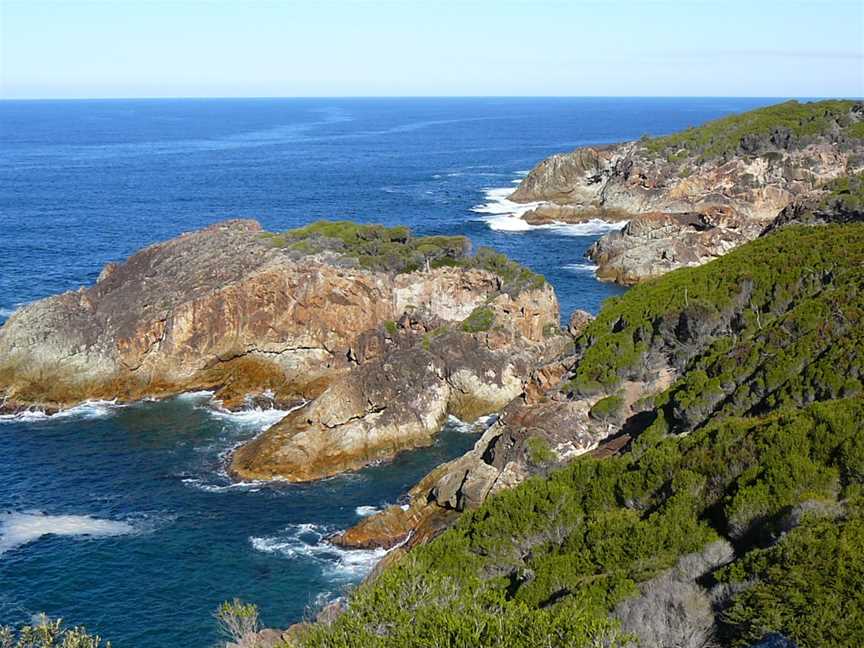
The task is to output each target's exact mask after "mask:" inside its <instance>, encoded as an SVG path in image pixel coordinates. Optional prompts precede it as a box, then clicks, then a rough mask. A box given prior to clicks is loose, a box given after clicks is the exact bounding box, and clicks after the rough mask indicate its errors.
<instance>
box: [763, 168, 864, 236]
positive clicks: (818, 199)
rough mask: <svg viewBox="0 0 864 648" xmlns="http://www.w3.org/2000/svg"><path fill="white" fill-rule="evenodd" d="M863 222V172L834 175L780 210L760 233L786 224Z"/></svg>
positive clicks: (764, 233) (774, 229) (768, 232)
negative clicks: (821, 186) (832, 178)
mask: <svg viewBox="0 0 864 648" xmlns="http://www.w3.org/2000/svg"><path fill="white" fill-rule="evenodd" d="M861 222H864V174H858V175H853V176H848V177H841V178H837V179H836V180H834V181H833V182H830V183H828V185H826V186H825V187H823V188H821V189H817V190H816V191H813V192H811V193H809V194H806V195H804V196H802V197H800V198H798V199H796V200H795V201H794V202H792V203H791V204H790V205H788V206H787V207H785V208H784V209H783V211H781V212H780V213H779V214H778V215H777V218H775V219H774V220H773V221H772V222H771V224H770V225H769V226H768V227H766V228H765V230H764V231H763V232H762V234H763V235H766V234H770V233H771V232H774V231H776V230H778V229H780V228H783V227H787V226H789V225H828V224H829V223H837V224H843V223H861Z"/></svg>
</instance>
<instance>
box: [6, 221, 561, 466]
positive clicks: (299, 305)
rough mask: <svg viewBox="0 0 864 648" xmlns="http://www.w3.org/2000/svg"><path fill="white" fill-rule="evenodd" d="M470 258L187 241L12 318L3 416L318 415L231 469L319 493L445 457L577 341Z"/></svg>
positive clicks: (296, 238)
mask: <svg viewBox="0 0 864 648" xmlns="http://www.w3.org/2000/svg"><path fill="white" fill-rule="evenodd" d="M364 246H365V247H364ZM382 248H383V249H386V250H387V253H386V254H379V255H378V256H375V253H376V251H377V250H379V249H382ZM466 248H467V244H466V243H465V240H464V239H462V238H461V237H431V238H429V239H423V238H420V239H416V240H415V239H412V238H411V237H410V233H409V232H408V230H407V229H406V228H382V227H381V226H357V225H354V224H350V223H318V224H314V225H312V226H308V227H306V228H302V229H300V230H293V231H291V232H287V233H284V234H280V235H273V234H270V233H266V232H263V231H262V230H261V227H260V226H259V225H258V223H256V222H255V221H228V222H225V223H219V224H216V225H213V226H211V227H208V228H206V229H204V230H201V231H197V232H192V233H189V234H184V235H182V236H180V237H178V238H176V239H173V240H171V241H167V242H165V243H159V244H156V245H153V246H150V247H148V248H146V249H144V250H142V251H140V252H138V253H137V254H135V255H133V256H132V257H130V258H129V259H128V260H127V261H126V262H125V263H122V264H112V265H111V266H109V268H107V269H106V271H105V272H103V274H102V276H101V278H100V280H99V281H98V282H97V283H96V284H95V285H94V286H92V287H90V288H86V289H81V290H80V291H77V292H68V293H64V294H62V295H58V296H55V297H50V298H48V299H44V300H41V301H38V302H35V303H33V304H30V305H28V306H26V307H25V308H23V309H21V310H19V311H17V312H16V313H15V314H13V315H12V316H11V317H10V318H9V320H8V321H7V322H6V323H5V324H4V325H3V327H2V328H0V402H2V403H3V406H2V407H3V408H4V410H6V411H15V410H17V409H23V408H29V407H38V408H41V409H44V410H46V411H56V410H59V409H62V408H64V407H68V406H70V405H74V404H76V403H78V402H81V401H83V400H86V399H97V398H98V399H109V400H110V399H117V400H120V401H129V400H135V399H140V398H144V397H163V396H168V395H171V394H177V393H180V392H183V391H187V390H198V389H211V390H214V391H215V392H216V394H215V395H216V398H217V399H219V400H221V401H222V403H223V405H224V406H225V407H227V408H239V407H243V406H244V405H247V404H266V405H276V406H288V405H297V404H302V403H303V402H304V401H306V404H305V406H303V407H302V408H300V409H295V410H294V411H293V412H292V413H291V414H289V415H288V416H287V417H286V418H285V419H284V420H283V421H281V422H279V423H278V424H276V425H275V426H273V427H272V428H271V429H270V430H268V431H267V432H266V433H265V434H263V435H261V436H260V437H258V438H257V439H255V440H253V441H252V442H251V443H249V444H247V445H245V446H243V447H241V448H239V449H238V450H237V451H236V453H235V455H234V457H233V458H232V464H231V471H232V473H233V474H234V475H235V476H237V477H240V478H255V479H266V478H276V477H278V478H282V479H289V480H292V481H303V480H308V479H316V478H320V477H326V476H329V475H332V474H336V473H338V472H341V471H344V470H350V469H354V468H359V467H361V466H363V465H366V464H368V463H370V462H372V461H376V460H380V459H385V458H389V457H391V456H393V455H394V454H395V453H396V452H398V451H400V450H403V449H406V448H411V447H416V446H418V445H426V444H429V443H430V442H431V440H432V438H433V437H434V435H435V434H436V433H437V432H438V430H439V429H440V427H441V424H442V423H443V421H444V419H445V418H446V416H447V414H449V413H452V414H455V415H457V416H459V417H461V418H463V419H465V420H471V419H473V418H476V417H477V416H479V415H482V414H487V413H491V412H494V411H497V410H499V409H501V408H503V407H504V406H505V405H506V404H507V403H508V402H509V401H511V400H512V399H513V398H515V397H516V396H518V395H520V394H521V393H522V391H523V387H524V383H525V382H526V381H528V380H529V377H530V375H531V372H532V370H533V369H534V368H535V367H536V366H539V365H541V364H543V363H545V362H547V361H548V356H549V354H550V353H554V352H555V351H554V350H555V349H556V348H558V345H559V344H560V343H559V342H558V341H557V339H556V338H554V337H553V338H551V339H548V338H547V335H546V334H545V332H546V331H548V327H549V326H550V325H555V326H557V323H558V320H559V313H558V303H557V299H556V297H555V294H554V291H553V290H552V288H551V287H550V286H549V285H548V284H546V283H545V282H544V281H543V280H542V278H539V277H536V276H534V275H531V273H529V272H527V271H526V270H525V269H524V268H521V267H518V266H516V265H515V264H513V263H512V262H511V261H509V260H507V259H506V257H503V255H497V254H494V253H492V252H489V251H485V252H484V251H482V250H481V251H480V252H478V254H477V256H476V257H469V256H465V250H466ZM436 255H437V256H436ZM441 255H445V256H446V257H447V259H448V263H447V264H446V265H445V267H440V268H436V269H431V268H430V267H429V266H430V264H429V263H428V260H429V259H430V258H440V257H441ZM424 258H425V259H426V261H427V263H423V262H422V261H423V259H424ZM361 262H362V264H365V267H363V266H361ZM487 265H488V266H489V267H492V268H494V270H495V271H490V270H487V269H485V268H486V266H487ZM424 266H425V268H424ZM411 267H420V268H421V270H417V271H407V270H410V268H411ZM393 268H395V269H393ZM499 272H501V273H503V275H504V276H502V274H498V273H499ZM469 316H473V317H474V319H473V320H470V321H471V325H470V326H468V325H467V324H463V321H466V320H469Z"/></svg>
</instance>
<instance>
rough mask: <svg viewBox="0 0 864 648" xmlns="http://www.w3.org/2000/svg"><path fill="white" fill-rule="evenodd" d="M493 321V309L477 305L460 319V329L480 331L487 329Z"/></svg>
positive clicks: (471, 331) (470, 331)
mask: <svg viewBox="0 0 864 648" xmlns="http://www.w3.org/2000/svg"><path fill="white" fill-rule="evenodd" d="M494 323H495V311H493V310H492V309H491V308H489V307H488V306H478V307H477V308H475V309H474V310H473V311H471V314H470V315H469V316H468V317H466V318H465V319H464V320H463V321H462V330H463V331H465V332H466V333H481V332H483V331H488V330H489V329H491V328H492V324H494Z"/></svg>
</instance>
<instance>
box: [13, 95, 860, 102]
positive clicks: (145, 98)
mask: <svg viewBox="0 0 864 648" xmlns="http://www.w3.org/2000/svg"><path fill="white" fill-rule="evenodd" d="M237 99H241V100H242V99H247V100H250V99H786V100H797V99H804V100H823V99H838V100H850V101H859V100H864V95H861V96H852V95H821V96H817V95H773V96H772V95H671V94H659V95H623V94H621V95H618V94H611V95H419V94H418V95H200V96H199V95H141V96H94V97H85V96H81V97H2V96H0V102H14V101H168V100H205V101H210V100H237Z"/></svg>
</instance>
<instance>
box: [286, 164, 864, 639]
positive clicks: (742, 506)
mask: <svg viewBox="0 0 864 648" xmlns="http://www.w3.org/2000/svg"><path fill="white" fill-rule="evenodd" d="M838 182H839V184H840V185H841V186H842V184H843V183H842V181H838ZM832 204H833V203H832ZM845 204H846V205H848V204H849V201H847V202H846V203H845ZM842 213H844V214H847V215H849V214H850V212H848V211H845V212H842ZM855 214H858V215H859V216H856V217H855V219H853V220H857V219H858V218H859V217H860V211H859V212H855ZM829 220H830V219H829ZM862 254H864V228H862V227H861V226H860V225H856V224H845V225H838V224H833V223H831V222H827V223H825V224H821V225H819V226H815V227H804V226H801V225H796V224H786V225H784V226H782V227H780V226H778V227H776V228H775V229H774V230H773V231H771V232H770V233H768V234H766V235H765V236H762V237H760V238H758V239H757V240H755V241H752V242H749V243H747V244H745V245H743V246H742V247H740V248H739V249H737V250H734V251H732V252H730V253H729V254H728V255H726V256H724V257H723V258H721V259H717V260H715V261H713V262H711V263H708V264H706V265H703V266H701V267H698V268H690V269H686V270H682V271H679V272H674V273H671V274H669V275H668V276H665V277H663V278H660V279H658V280H656V281H652V282H649V283H646V284H643V285H639V286H636V287H635V288H633V289H631V290H630V291H629V292H628V293H627V294H625V295H623V296H621V297H618V298H615V299H612V300H609V301H608V302H607V303H606V305H605V306H604V308H603V310H602V311H601V312H600V314H599V315H598V317H597V318H596V319H595V320H593V321H591V322H589V323H587V324H585V325H584V328H583V329H582V330H581V331H579V330H578V329H577V330H576V340H575V350H574V353H573V354H572V355H571V356H569V357H568V358H566V359H563V360H559V361H556V362H553V363H549V364H547V365H545V366H543V367H541V368H538V369H537V370H536V371H535V373H534V375H533V376H532V383H531V385H530V386H529V387H528V388H526V390H525V393H524V395H523V396H521V397H520V398H519V399H517V400H516V401H514V402H512V403H511V404H510V405H508V407H507V408H506V409H505V410H504V412H503V413H502V415H501V417H500V419H499V421H498V423H496V424H495V425H494V426H492V427H490V428H489V429H488V430H487V432H486V433H485V434H484V435H483V438H481V439H480V441H478V443H477V445H476V446H475V448H474V450H473V451H471V452H469V453H468V454H467V455H466V456H465V457H462V458H460V459H457V460H456V461H454V462H451V463H450V464H445V465H444V466H442V467H439V468H438V469H436V470H435V471H433V472H432V473H430V475H429V476H427V478H425V479H424V480H423V481H422V482H421V483H419V484H418V485H417V486H416V487H415V488H414V489H413V490H412V492H411V503H410V506H409V508H408V510H407V511H402V509H399V508H398V507H394V508H392V509H388V510H387V511H385V512H384V513H383V514H381V515H379V516H377V517H372V518H367V519H366V520H365V521H364V522H363V523H362V524H361V525H358V527H356V528H355V529H352V530H349V531H348V532H346V533H345V534H344V535H343V536H342V537H341V538H339V539H338V540H339V541H341V542H343V543H345V544H348V545H351V544H352V543H355V544H357V545H362V544H363V543H366V544H365V546H375V545H384V546H387V543H388V538H397V539H398V540H403V539H405V540H407V541H406V542H405V544H403V545H402V546H400V547H399V548H398V549H394V550H392V551H391V552H390V553H389V554H388V556H387V558H386V559H385V565H384V566H382V568H381V569H379V570H376V574H375V578H374V579H373V580H371V581H370V582H368V583H366V584H365V585H363V586H362V587H361V588H359V589H358V590H357V591H356V592H354V593H353V594H352V595H351V596H350V597H349V598H348V600H347V602H346V605H345V606H344V611H343V612H342V614H341V615H338V616H335V617H334V616H332V615H331V616H330V617H328V618H327V619H326V622H323V623H319V624H316V625H312V626H302V627H298V628H295V629H294V630H292V632H291V633H290V634H289V635H287V637H288V640H289V643H290V645H297V646H304V647H306V646H353V645H357V646H360V645H380V646H422V645H430V644H432V645H434V644H436V643H438V644H442V645H443V644H447V645H457V644H458V645H461V644H464V645H477V646H494V645H501V644H502V643H506V644H507V645H513V646H533V645H545V644H547V643H548V644H550V645H556V644H555V641H556V640H557V639H556V638H560V637H567V641H568V643H567V644H566V645H573V646H589V645H619V646H625V645H636V644H635V643H634V642H635V641H637V640H638V641H639V642H640V643H639V645H682V646H704V645H731V646H747V645H755V644H756V643H757V642H759V641H761V640H763V639H765V640H766V641H767V640H772V641H775V640H776V641H786V640H787V639H788V640H789V641H791V642H792V643H793V644H794V645H798V646H821V645H849V646H852V645H859V644H860V642H861V640H862V639H864V627H862V626H861V624H860V618H861V616H860V611H861V609H862V607H861V605H862V602H861V600H860V596H859V595H858V594H859V593H860V592H859V590H860V587H859V583H860V580H861V578H864V573H862V571H861V562H860V559H859V557H860V556H859V553H860V551H861V550H862V549H864V523H862V511H864V507H862V500H861V493H862V488H864V481H862V475H864V473H862V470H861V466H862V465H864V464H862V463H861V457H862V455H861V447H862V440H864V437H862V435H861V425H860V424H861V421H862V420H864V401H862V396H864V337H862V331H864V326H862V314H864V273H862V268H864V257H862ZM568 444H569V445H568ZM591 448H594V449H593V450H590V449H591ZM586 451H587V452H586ZM580 453H582V455H583V456H578V455H579V454H580ZM490 495H491V496H490ZM460 510H461V511H464V512H463V513H462V514H461V515H458V516H457V512H458V511H460ZM389 542H391V543H392V540H391V541H389ZM406 551H407V555H406ZM839 600H842V601H844V602H845V603H844V604H843V605H841V606H839V607H838V605H837V601H839ZM772 638H773V639H772Z"/></svg>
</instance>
